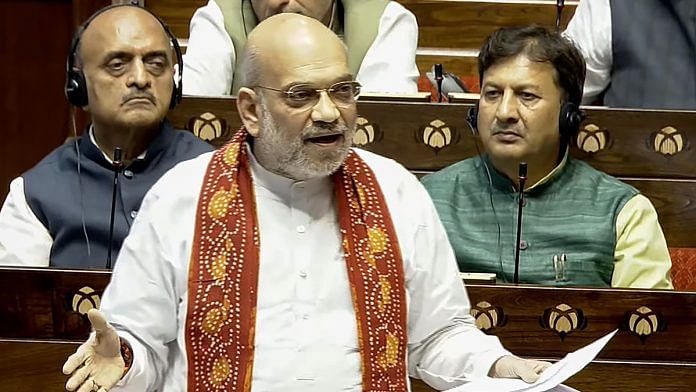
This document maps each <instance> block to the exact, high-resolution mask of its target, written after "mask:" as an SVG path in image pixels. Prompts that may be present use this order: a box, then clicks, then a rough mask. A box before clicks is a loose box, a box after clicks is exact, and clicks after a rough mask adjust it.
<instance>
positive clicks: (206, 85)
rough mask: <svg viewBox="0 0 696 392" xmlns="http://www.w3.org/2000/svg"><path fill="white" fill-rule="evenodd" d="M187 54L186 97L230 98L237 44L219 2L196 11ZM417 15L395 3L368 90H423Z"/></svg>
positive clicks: (386, 16) (364, 72)
mask: <svg viewBox="0 0 696 392" xmlns="http://www.w3.org/2000/svg"><path fill="white" fill-rule="evenodd" d="M189 31H190V33H189V40H188V46H187V47H186V54H185V55H184V74H183V77H184V80H183V84H184V86H183V87H184V94H187V95H203V96H218V95H229V92H230V89H231V87H232V78H233V76H234V75H233V74H234V67H235V63H236V60H237V59H236V55H235V51H234V45H233V43H232V39H231V38H230V36H229V34H228V33H227V30H225V21H224V18H223V15H222V11H221V10H220V6H218V4H217V3H216V2H215V0H210V1H209V2H208V4H207V5H205V6H203V7H201V8H199V9H198V10H196V13H194V14H193V18H191V26H190V29H189ZM417 45H418V24H417V22H416V17H415V16H414V15H413V14H412V13H411V12H410V11H409V10H407V9H406V8H404V7H403V6H402V5H401V4H399V3H396V2H394V1H392V2H390V3H389V4H387V7H386V8H385V10H384V13H383V14H382V17H381V18H380V22H379V27H378V29H377V37H376V38H375V41H374V42H373V43H372V46H370V48H369V49H368V50H367V53H365V57H364V58H363V62H362V64H361V65H360V70H359V71H358V74H357V76H356V79H357V81H358V82H360V84H362V86H363V89H362V90H363V91H365V92H383V93H415V92H417V91H418V85H417V83H418V77H419V72H418V67H417V66H416V46H417Z"/></svg>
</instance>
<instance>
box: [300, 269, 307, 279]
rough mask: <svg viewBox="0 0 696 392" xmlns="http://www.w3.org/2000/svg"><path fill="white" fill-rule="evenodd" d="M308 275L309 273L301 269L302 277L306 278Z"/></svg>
mask: <svg viewBox="0 0 696 392" xmlns="http://www.w3.org/2000/svg"><path fill="white" fill-rule="evenodd" d="M306 277H307V273H306V272H304V271H300V278H303V279H304V278H306Z"/></svg>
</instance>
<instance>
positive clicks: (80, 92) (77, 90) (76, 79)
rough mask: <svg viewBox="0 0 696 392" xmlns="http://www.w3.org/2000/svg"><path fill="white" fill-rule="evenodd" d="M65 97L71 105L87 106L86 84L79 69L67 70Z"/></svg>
mask: <svg viewBox="0 0 696 392" xmlns="http://www.w3.org/2000/svg"><path fill="white" fill-rule="evenodd" d="M65 97H66V98H67V99H68V102H70V103H71V104H72V105H73V106H77V107H84V106H87V102H88V97H87V84H86V83H85V76H84V74H83V73H82V71H81V70H80V71H78V70H74V69H73V70H69V71H68V77H67V80H66V81H65Z"/></svg>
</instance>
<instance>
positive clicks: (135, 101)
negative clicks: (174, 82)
mask: <svg viewBox="0 0 696 392" xmlns="http://www.w3.org/2000/svg"><path fill="white" fill-rule="evenodd" d="M123 103H124V104H127V103H133V104H143V103H144V104H154V102H153V100H152V99H150V97H131V98H128V99H126V100H125V101H124V102H123Z"/></svg>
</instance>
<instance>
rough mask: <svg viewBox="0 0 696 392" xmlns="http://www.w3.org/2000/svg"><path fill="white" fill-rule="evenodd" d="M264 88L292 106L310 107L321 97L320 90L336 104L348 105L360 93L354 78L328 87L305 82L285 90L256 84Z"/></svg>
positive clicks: (340, 105)
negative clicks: (282, 97)
mask: <svg viewBox="0 0 696 392" xmlns="http://www.w3.org/2000/svg"><path fill="white" fill-rule="evenodd" d="M256 87H258V88H262V89H265V90H271V91H277V92H279V93H282V94H284V95H285V97H284V98H285V100H286V102H287V103H288V105H290V106H291V107H293V108H297V109H305V110H306V109H310V108H313V107H314V106H315V105H316V104H317V103H318V102H319V98H320V97H321V93H322V91H326V93H327V94H328V95H329V98H331V100H332V101H333V103H334V104H335V105H336V106H339V107H348V106H350V105H353V104H354V103H355V101H356V100H357V98H358V95H360V88H361V87H362V86H361V85H360V83H358V82H356V81H354V80H347V81H343V82H338V83H334V84H332V85H331V86H330V87H328V88H314V87H312V86H309V85H306V84H298V85H295V86H291V87H290V88H288V89H287V90H281V89H279V88H274V87H268V86H256Z"/></svg>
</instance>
